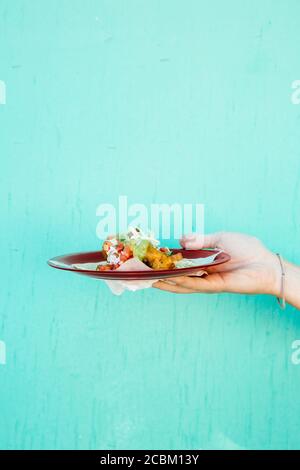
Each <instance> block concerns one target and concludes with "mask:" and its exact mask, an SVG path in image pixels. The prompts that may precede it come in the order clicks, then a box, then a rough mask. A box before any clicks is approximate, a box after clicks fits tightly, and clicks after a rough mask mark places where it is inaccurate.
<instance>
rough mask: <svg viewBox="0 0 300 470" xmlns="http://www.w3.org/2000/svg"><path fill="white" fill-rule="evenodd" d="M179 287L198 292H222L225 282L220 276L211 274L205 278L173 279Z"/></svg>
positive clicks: (181, 277) (185, 277) (186, 277)
mask: <svg viewBox="0 0 300 470" xmlns="http://www.w3.org/2000/svg"><path fill="white" fill-rule="evenodd" d="M172 281H173V282H174V283H175V284H176V286H177V287H181V288H184V289H189V290H193V291H197V292H206V293H213V292H222V291H223V289H224V281H223V279H222V277H221V276H220V274H218V273H215V274H209V275H208V276H205V277H195V276H194V277H190V276H179V277H174V278H172Z"/></svg>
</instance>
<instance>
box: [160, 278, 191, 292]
mask: <svg viewBox="0 0 300 470" xmlns="http://www.w3.org/2000/svg"><path fill="white" fill-rule="evenodd" d="M152 287H154V288H155V289H160V290H165V291H168V292H173V293H175V294H192V293H193V292H194V291H192V290H190V289H186V288H185V287H181V286H177V285H176V284H171V283H169V282H164V281H157V282H155V283H154V284H153V285H152Z"/></svg>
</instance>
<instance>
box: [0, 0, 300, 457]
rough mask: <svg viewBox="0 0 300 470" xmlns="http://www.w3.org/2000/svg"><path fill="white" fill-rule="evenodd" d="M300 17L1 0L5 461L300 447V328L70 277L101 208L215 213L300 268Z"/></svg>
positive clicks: (208, 221) (215, 4)
mask: <svg viewBox="0 0 300 470" xmlns="http://www.w3.org/2000/svg"><path fill="white" fill-rule="evenodd" d="M299 41H300V3H299V1H298V0H288V1H287V0H272V1H271V0H270V1H269V0H251V1H250V0H247V1H237V0H236V1H235V0H227V1H221V0H219V1H200V0H185V1H183V0H176V1H175V0H173V1H171V0H164V1H159V0H149V1H148V0H143V1H141V0H126V1H125V0H124V1H123V0H110V1H109V0H85V1H82V0H81V1H79V0H51V1H50V0H49V1H45V0H0V79H1V80H3V81H5V83H6V87H7V97H6V100H7V101H6V104H5V105H1V106H0V153H1V157H0V158H1V174H0V182H1V186H0V192H1V214H0V215H1V217H0V226H1V230H0V240H1V270H0V276H1V294H0V309H1V316H0V339H1V340H2V341H5V343H6V348H7V363H6V365H0V407H1V420H0V447H1V448H2V449H8V448H9V449H10V448H15V449H46V448H53V449H70V448H71V449H72V448H75V449H198V448H203V449H206V448H213V449H221V448H224V449H228V448H258V449H295V448H299V445H300V431H299V413H300V402H299V392H300V366H296V365H293V364H292V361H291V354H292V349H291V344H292V341H294V340H295V339H299V338H300V317H299V314H298V312H297V311H296V310H295V309H293V308H292V307H288V308H287V310H286V311H284V312H282V311H280V310H279V308H278V306H277V304H276V300H275V299H273V298H271V297H263V296H249V297H247V296H237V295H222V296H219V295H192V296H179V295H178V296H174V295H172V294H168V293H164V292H160V291H156V290H152V289H149V290H145V291H141V292H137V293H135V294H132V293H125V294H124V295H123V296H121V297H116V296H113V295H112V294H111V293H110V291H109V290H108V288H107V287H106V286H105V284H104V283H102V282H100V281H96V280H92V279H88V278H84V277H81V276H75V275H71V274H68V273H64V272H59V271H55V270H53V269H50V268H49V267H48V266H47V265H46V260H47V259H48V258H50V257H52V256H54V255H58V254H62V253H68V252H75V251H84V250H95V249H97V248H98V246H99V240H98V239H97V237H96V234H95V230H96V224H97V222H98V219H97V217H96V214H95V212H96V208H97V206H98V205H99V204H100V203H102V202H110V203H113V204H115V203H116V202H117V199H118V196H119V195H120V194H125V195H127V196H128V200H129V202H130V203H133V202H141V203H144V204H150V203H152V202H158V203H162V202H164V203H172V202H179V203H196V202H198V203H204V204H205V211H206V218H205V225H206V231H207V232H210V231H214V230H237V231H242V232H248V233H251V234H254V235H256V236H258V237H259V238H261V239H262V240H263V241H264V242H265V243H266V244H267V245H268V246H269V247H270V248H271V249H273V250H276V251H279V252H281V253H282V254H283V255H284V256H285V257H287V258H289V259H290V260H292V261H294V262H297V263H300V249H299V236H300V224H299V202H300V146H299V125H300V106H297V105H293V104H292V102H291V94H292V89H291V84H292V82H293V81H294V80H296V79H299V78H300V77H299V75H300V61H299V47H298V46H299Z"/></svg>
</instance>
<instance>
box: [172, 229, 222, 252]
mask: <svg viewBox="0 0 300 470" xmlns="http://www.w3.org/2000/svg"><path fill="white" fill-rule="evenodd" d="M219 240H220V232H217V233H211V234H208V235H203V234H199V233H194V234H192V233H191V234H189V235H184V236H183V237H182V238H181V240H180V244H181V246H182V247H183V248H186V249H189V250H192V249H194V250H199V249H201V248H216V247H217V246H218V243H219Z"/></svg>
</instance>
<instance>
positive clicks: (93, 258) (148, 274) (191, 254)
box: [48, 248, 230, 280]
mask: <svg viewBox="0 0 300 470" xmlns="http://www.w3.org/2000/svg"><path fill="white" fill-rule="evenodd" d="M171 251H172V253H178V252H180V253H182V256H183V257H184V258H188V259H197V258H207V257H209V256H211V255H213V254H214V253H215V252H216V250H183V249H175V248H174V249H173V248H171ZM229 260H230V256H229V255H228V254H227V253H224V252H221V253H219V254H218V255H217V256H216V258H215V260H214V261H213V262H211V263H209V264H199V265H196V266H192V267H189V268H177V269H161V270H154V269H152V270H151V271H118V270H116V271H94V270H90V269H89V270H83V269H78V268H76V267H74V266H73V265H76V264H83V263H100V262H101V261H104V257H103V254H102V253H101V252H100V251H90V252H86V253H73V254H70V255H62V256H56V258H52V259H50V260H49V261H48V264H49V265H50V266H52V268H57V269H62V270H64V271H72V272H74V273H76V274H82V275H83V276H90V277H96V278H98V279H111V280H112V279H115V280H136V279H163V278H167V277H176V276H190V275H192V274H195V273H196V272H197V271H200V270H202V269H205V268H207V267H210V266H216V265H217V264H222V263H226V262H227V261H229Z"/></svg>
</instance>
